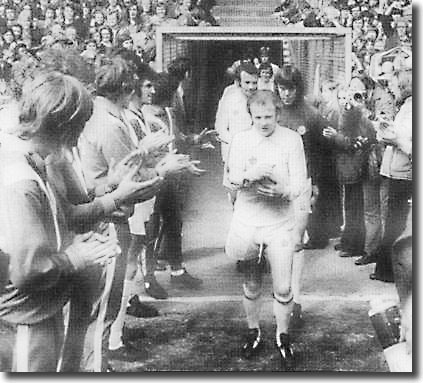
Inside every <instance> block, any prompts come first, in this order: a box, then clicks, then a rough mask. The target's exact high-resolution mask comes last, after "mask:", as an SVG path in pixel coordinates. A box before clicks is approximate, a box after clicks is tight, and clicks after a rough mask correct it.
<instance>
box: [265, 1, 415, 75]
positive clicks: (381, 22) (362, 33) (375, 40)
mask: <svg viewBox="0 0 423 383" xmlns="http://www.w3.org/2000/svg"><path fill="white" fill-rule="evenodd" d="M273 17H274V18H276V19H277V20H280V22H281V23H282V24H284V25H287V26H289V25H293V26H302V27H347V28H351V30H352V68H353V76H357V75H358V76H359V75H363V74H366V75H369V76H371V77H373V78H377V77H379V76H381V75H388V76H389V75H390V74H392V72H394V70H395V69H399V68H398V67H395V64H396V63H398V61H403V60H402V59H407V58H410V60H411V33H412V20H411V2H410V1H409V0H401V1H393V0H342V1H341V0H330V1H329V2H327V3H325V4H321V3H320V2H319V6H318V7H312V6H311V5H310V4H309V3H307V1H305V0H281V4H280V5H279V6H278V7H277V8H276V9H275V10H274V13H273ZM397 48H399V49H397ZM398 56H402V57H398ZM396 57H398V60H396V61H395V60H394V59H395V58H396ZM385 62H386V64H385Z"/></svg>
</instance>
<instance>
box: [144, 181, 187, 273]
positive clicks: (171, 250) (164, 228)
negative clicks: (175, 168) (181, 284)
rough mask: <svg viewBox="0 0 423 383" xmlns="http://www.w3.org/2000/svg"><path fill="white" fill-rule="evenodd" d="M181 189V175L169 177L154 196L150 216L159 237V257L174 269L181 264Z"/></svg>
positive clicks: (182, 187)
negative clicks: (152, 210)
mask: <svg viewBox="0 0 423 383" xmlns="http://www.w3.org/2000/svg"><path fill="white" fill-rule="evenodd" d="M183 189H184V179H183V178H182V177H181V176H173V177H169V178H168V179H167V180H166V183H165V184H164V185H163V186H162V187H161V188H160V192H159V193H158V195H157V196H156V203H155V206H154V212H153V215H152V217H151V221H152V222H153V225H154V226H155V227H156V232H157V233H158V236H159V237H160V238H159V243H160V255H159V258H160V259H164V260H166V261H168V262H169V264H170V266H171V268H172V269H174V270H176V269H179V268H180V267H181V264H182V206H183V195H184V191H183Z"/></svg>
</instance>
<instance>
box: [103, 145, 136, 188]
mask: <svg viewBox="0 0 423 383" xmlns="http://www.w3.org/2000/svg"><path fill="white" fill-rule="evenodd" d="M142 161H143V154H142V151H140V150H134V151H133V152H131V153H129V154H128V155H127V156H126V157H125V158H123V159H122V160H121V161H120V162H119V163H116V161H115V159H114V158H112V159H111V161H110V164H109V171H108V173H107V184H108V185H110V186H116V185H119V184H120V183H121V181H122V180H123V179H124V178H125V176H127V175H128V173H131V174H132V173H133V168H134V166H135V167H136V166H141V164H142Z"/></svg>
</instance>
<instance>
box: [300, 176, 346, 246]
mask: <svg viewBox="0 0 423 383" xmlns="http://www.w3.org/2000/svg"><path fill="white" fill-rule="evenodd" d="M318 188H319V195H318V197H317V201H316V203H315V205H314V207H313V212H312V214H311V216H310V220H309V224H308V226H307V232H308V234H309V237H310V242H311V243H313V244H315V245H317V246H326V245H327V244H328V242H329V238H334V237H337V236H338V235H339V230H340V227H341V225H342V204H341V190H340V186H339V184H338V182H337V181H336V179H330V178H328V179H326V180H323V181H322V182H319V184H318Z"/></svg>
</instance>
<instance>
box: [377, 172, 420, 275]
mask: <svg viewBox="0 0 423 383" xmlns="http://www.w3.org/2000/svg"><path fill="white" fill-rule="evenodd" d="M412 193H413V183H412V181H406V180H394V179H390V180H389V191H388V214H387V217H386V223H385V232H384V234H383V238H382V243H381V246H380V248H379V250H378V251H377V262H376V269H375V273H376V276H377V277H378V278H380V279H390V280H393V269H392V245H393V243H394V242H395V240H396V239H397V238H398V237H399V236H400V235H401V233H402V232H403V231H404V229H405V227H406V223H407V216H408V213H409V211H410V206H409V204H408V200H409V199H410V198H411V196H412Z"/></svg>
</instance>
